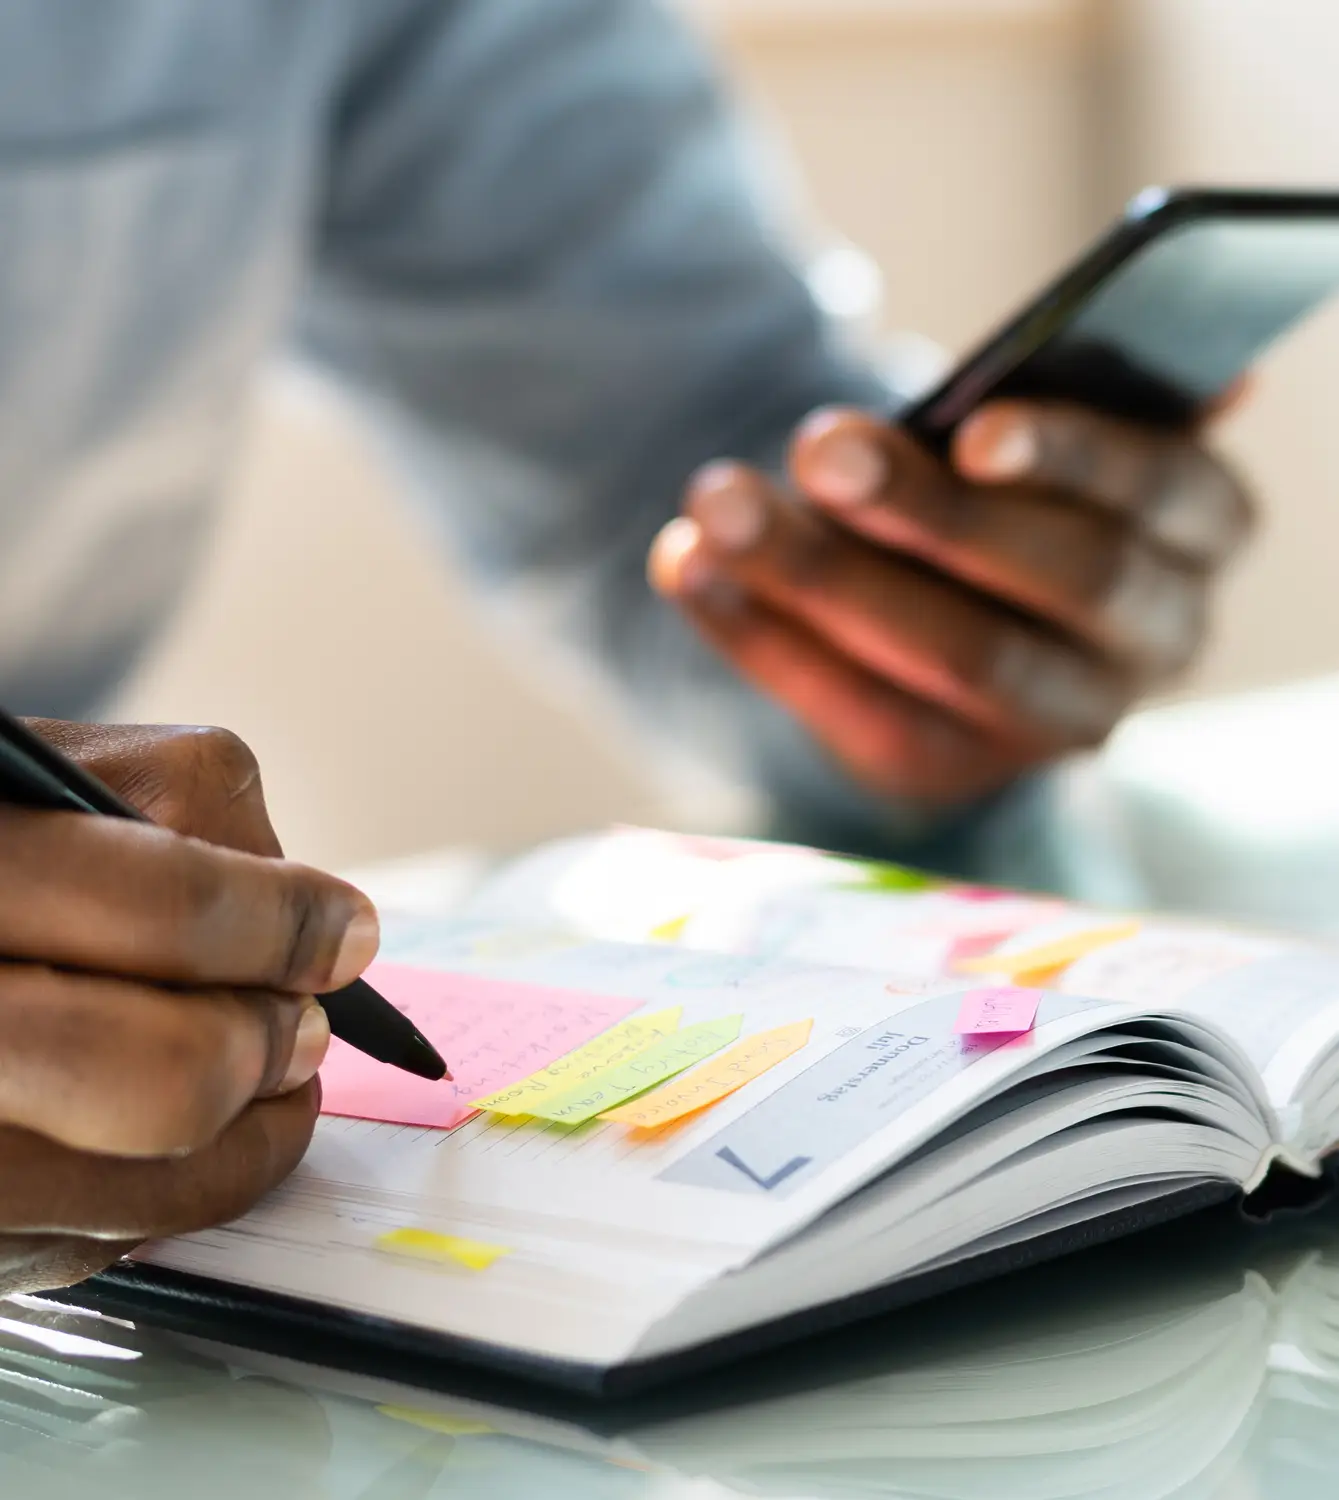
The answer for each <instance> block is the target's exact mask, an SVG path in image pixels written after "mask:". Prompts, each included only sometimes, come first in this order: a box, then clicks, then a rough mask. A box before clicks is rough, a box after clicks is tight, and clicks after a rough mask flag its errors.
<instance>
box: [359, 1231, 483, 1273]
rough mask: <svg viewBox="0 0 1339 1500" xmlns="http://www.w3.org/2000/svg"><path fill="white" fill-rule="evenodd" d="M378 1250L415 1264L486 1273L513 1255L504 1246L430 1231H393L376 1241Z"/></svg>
mask: <svg viewBox="0 0 1339 1500" xmlns="http://www.w3.org/2000/svg"><path fill="white" fill-rule="evenodd" d="M377 1249H378V1250H385V1251H387V1252H388V1253H389V1254H391V1255H408V1256H412V1257H413V1258H414V1259H415V1260H431V1261H436V1262H437V1263H438V1264H439V1265H454V1266H463V1267H464V1268H465V1269H466V1270H467V1271H486V1270H487V1269H488V1268H489V1266H491V1265H494V1264H495V1263H496V1262H497V1261H500V1260H501V1259H502V1257H503V1256H504V1255H510V1254H511V1251H510V1250H509V1249H507V1247H506V1246H505V1245H485V1244H483V1243H482V1242H481V1241H479V1240H464V1239H461V1238H460V1237H459V1236H458V1235H454V1234H437V1233H435V1232H434V1231H433V1230H431V1229H392V1230H391V1232H390V1233H389V1234H383V1235H381V1236H380V1237H379V1238H378V1240H377Z"/></svg>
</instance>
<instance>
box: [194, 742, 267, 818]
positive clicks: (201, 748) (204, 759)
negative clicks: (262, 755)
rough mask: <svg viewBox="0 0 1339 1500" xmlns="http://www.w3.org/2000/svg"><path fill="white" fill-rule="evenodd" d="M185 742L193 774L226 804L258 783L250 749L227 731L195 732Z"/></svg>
mask: <svg viewBox="0 0 1339 1500" xmlns="http://www.w3.org/2000/svg"><path fill="white" fill-rule="evenodd" d="M187 738H188V745H189V750H188V754H190V755H191V756H192V757H193V762H194V767H195V771H196V774H197V775H198V776H200V777H202V778H204V779H205V780H207V781H208V782H209V783H210V784H211V785H212V786H213V787H216V788H217V789H219V790H220V791H222V792H223V794H224V795H225V796H226V797H227V798H228V800H229V801H231V800H233V799H234V798H237V797H240V796H241V795H242V794H243V793H244V792H248V791H250V790H251V788H252V787H253V786H255V784H256V782H257V781H258V780H259V777H260V766H259V764H258V763H257V761H256V757H255V755H254V753H253V752H252V750H251V747H250V746H249V745H248V744H247V743H246V741H245V740H244V739H242V738H241V737H240V736H239V735H236V734H234V733H233V732H232V730H231V729H216V728H205V729H195V730H191V731H190V732H189V736H188V737H187Z"/></svg>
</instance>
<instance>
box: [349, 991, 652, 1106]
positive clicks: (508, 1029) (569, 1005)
mask: <svg viewBox="0 0 1339 1500" xmlns="http://www.w3.org/2000/svg"><path fill="white" fill-rule="evenodd" d="M367 977H368V980H369V981H370V982H371V984H372V985H373V986H375V988H377V989H378V990H380V991H381V993H382V994H383V995H384V996H385V997H386V999H387V1000H389V1001H390V1002H391V1003H392V1004H393V1005H396V1006H398V1007H399V1009H400V1010H402V1011H404V1013H405V1014H406V1015H407V1016H408V1017H409V1018H410V1019H411V1020H412V1021H413V1022H414V1024H415V1025H416V1026H417V1027H418V1029H419V1030H420V1031H421V1032H422V1033H423V1034H424V1036H426V1037H427V1038H428V1040H429V1041H430V1042H431V1043H432V1044H433V1046H434V1047H436V1048H437V1050H438V1051H439V1052H440V1053H441V1054H442V1056H443V1057H445V1058H446V1060H447V1062H448V1064H449V1065H450V1068H451V1071H452V1073H453V1074H454V1075H455V1082H454V1083H447V1082H441V1083H429V1082H428V1081H427V1080H426V1079H422V1078H413V1077H411V1076H410V1075H408V1074H406V1073H401V1072H400V1071H399V1070H398V1069H396V1068H389V1067H387V1066H386V1065H385V1064H384V1063H378V1062H374V1061H373V1060H372V1059H371V1058H369V1057H364V1056H363V1054H362V1053H361V1052H355V1051H354V1049H353V1048H352V1047H350V1046H348V1045H347V1044H346V1043H344V1042H341V1041H338V1040H336V1041H333V1042H332V1043H331V1044H330V1051H329V1053H328V1054H327V1056H326V1060H325V1063H324V1065H323V1066H322V1068H321V1088H322V1095H323V1099H322V1104H321V1109H322V1111H323V1112H324V1113H325V1114H328V1115H348V1116H352V1117H353V1118H354V1119H359V1120H381V1121H385V1122H387V1123H389V1124H394V1125H433V1126H437V1127H438V1128H440V1129H443V1130H449V1129H451V1128H452V1127H453V1126H456V1125H459V1124H460V1123H461V1122H462V1121H464V1120H467V1119H469V1118H470V1116H471V1114H473V1113H474V1109H473V1106H472V1105H471V1104H470V1102H469V1101H470V1100H471V1099H477V1098H479V1097H481V1096H483V1095H485V1094H491V1093H495V1092H496V1091H497V1090H498V1089H501V1088H503V1087H504V1086H505V1085H506V1084H509V1083H512V1082H514V1081H515V1080H516V1079H518V1078H525V1077H527V1076H529V1075H530V1074H531V1073H534V1072H536V1071H537V1070H538V1069H540V1068H545V1067H548V1065H549V1064H550V1063H552V1062H556V1061H557V1059H558V1058H560V1057H564V1056H566V1055H567V1054H568V1053H569V1052H573V1051H575V1050H576V1049H577V1048H578V1047H581V1046H584V1045H585V1043H587V1042H589V1041H591V1040H592V1039H593V1038H595V1037H597V1036H598V1035H599V1034H600V1033H601V1032H602V1031H607V1030H608V1029H609V1027H611V1026H614V1025H617V1023H618V1022H620V1021H622V1020H624V1019H626V1018H627V1017H628V1016H629V1015H631V1014H632V1012H633V1011H635V1010H636V1009H637V1008H638V1002H637V1001H636V1000H621V999H615V998H612V997H609V996H605V995H588V994H584V993H583V992H581V991H579V990H558V989H550V988H548V987H547V986H543V985H536V984H516V983H513V982H511V981H509V980H502V979H484V978H481V977H480V976H478V975H475V974H443V973H437V972H434V971H432V970H429V969H418V968H411V967H409V966H407V965H404V964H380V963H378V964H373V965H372V967H371V968H370V969H369V970H368V972H367Z"/></svg>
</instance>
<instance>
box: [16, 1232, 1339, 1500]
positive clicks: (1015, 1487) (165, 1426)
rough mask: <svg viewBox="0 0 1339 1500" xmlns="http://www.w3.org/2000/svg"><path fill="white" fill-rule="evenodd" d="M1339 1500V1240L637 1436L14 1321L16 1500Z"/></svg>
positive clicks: (1009, 1321)
mask: <svg viewBox="0 0 1339 1500" xmlns="http://www.w3.org/2000/svg"><path fill="white" fill-rule="evenodd" d="M1132 1251H1133V1252H1134V1253H1132ZM1337 1488H1339V1211H1331V1212H1328V1213H1326V1214H1322V1215H1319V1216H1315V1217H1312V1218H1309V1219H1297V1220H1293V1221H1291V1222H1284V1223H1282V1224H1278V1225H1276V1226H1274V1227H1273V1228H1271V1229H1269V1230H1266V1231H1258V1230H1254V1231H1253V1230H1247V1229H1244V1228H1241V1227H1239V1226H1238V1225H1237V1222H1236V1220H1235V1219H1234V1218H1231V1217H1229V1216H1227V1215H1220V1216H1218V1217H1215V1218H1211V1219H1209V1220H1200V1221H1197V1222H1193V1223H1188V1224H1186V1225H1183V1226H1180V1227H1178V1228H1175V1229H1171V1230H1165V1231H1162V1232H1160V1233H1158V1234H1155V1235H1150V1236H1146V1237H1145V1238H1143V1239H1142V1240H1140V1241H1138V1242H1135V1243H1133V1244H1132V1243H1127V1244H1126V1245H1125V1246H1124V1247H1119V1246H1113V1247H1110V1248H1108V1249H1106V1250H1103V1251H1098V1252H1093V1253H1090V1254H1087V1255H1084V1256H1079V1257H1076V1258H1073V1259H1071V1260H1070V1261H1068V1262H1066V1263H1064V1264H1063V1265H1061V1266H1057V1267H1050V1268H1043V1269H1041V1270H1039V1271H1037V1272H1035V1273H1029V1274H1027V1275H1023V1276H1019V1277H1015V1278H1013V1279H1011V1280H1010V1281H1008V1282H1005V1283H1002V1284H998V1285H996V1286H994V1287H982V1288H978V1289H976V1290H975V1291H973V1292H971V1293H968V1294H965V1295H960V1296H959V1297H957V1298H955V1299H953V1300H952V1301H943V1302H940V1303H937V1304H931V1305H927V1306H926V1307H923V1308H921V1309H919V1310H917V1311H915V1312H913V1313H910V1314H903V1315H899V1316H894V1317H889V1318H885V1319H882V1320H879V1321H877V1322H875V1323H871V1324H867V1325H865V1326H864V1327H862V1328H858V1329H855V1330H851V1331H848V1332H847V1333H844V1334H841V1335H833V1336H830V1337H827V1338H824V1339H818V1340H812V1341H810V1342H809V1343H807V1344H804V1345H801V1346H798V1347H797V1348H796V1349H795V1350H793V1351H791V1352H789V1353H788V1354H786V1355H785V1356H784V1357H783V1358H777V1357H775V1356H774V1357H772V1358H771V1359H768V1360H763V1361H759V1362H756V1363H754V1364H751V1365H743V1366H737V1367H735V1368H733V1369H731V1370H727V1371H722V1372H720V1373H718V1374H717V1375H715V1376H712V1377H710V1378H709V1379H705V1380H698V1381H696V1382H694V1383H693V1384H692V1387H691V1389H679V1390H670V1391H666V1392H662V1393H660V1394H658V1395H655V1396H648V1397H644V1398H642V1399H641V1400H640V1401H639V1402H637V1403H636V1404H633V1405H624V1406H621V1407H619V1406H615V1407H603V1408H601V1407H592V1406H589V1405H582V1404H579V1403H577V1402H575V1401H572V1400H568V1401H564V1400H561V1399H559V1398H554V1397H550V1396H544V1395H542V1394H541V1393H539V1392H537V1391H534V1390H529V1389H526V1388H524V1387H521V1386H517V1385H508V1384H503V1383H500V1382H497V1381H494V1380H490V1379H488V1378H487V1377H481V1376H479V1375H477V1374H473V1373H470V1372H465V1371H453V1370H452V1369H450V1368H449V1367H442V1366H436V1367H430V1366H418V1367H405V1366H403V1365H401V1366H399V1367H391V1368H387V1369H383V1370H380V1371H377V1372H376V1373H368V1372H367V1371H366V1370H364V1372H363V1373H358V1374H355V1373H345V1372H343V1371H341V1370H340V1369H338V1368H326V1369H323V1368H319V1367H317V1366H313V1365H303V1364H300V1363H298V1362H296V1361H294V1360H291V1359H287V1358H284V1357H281V1356H277V1355H264V1354H254V1353H246V1352H243V1351H237V1350H227V1349H223V1348H222V1347H215V1346H205V1345H201V1344H198V1343H194V1342H187V1341H183V1340H177V1339H174V1338H171V1337H169V1336H166V1335H162V1334H158V1333H155V1332H153V1331H152V1330H149V1329H137V1328H135V1327H133V1326H131V1325H129V1324H126V1323H121V1322H116V1321H112V1320H109V1319H106V1318H101V1317H98V1316H96V1315H94V1314H89V1313H82V1312H76V1311H70V1310H65V1309H58V1308H55V1307H54V1306H51V1305H47V1304H44V1303H42V1302H40V1301H37V1300H33V1299H17V1300H14V1301H11V1302H9V1303H7V1304H0V1494H3V1495H5V1496H6V1497H9V1496H13V1497H16V1500H57V1497H59V1500H65V1497H76V1496H78V1497H105V1500H122V1497H125V1500H130V1497H135V1500H166V1497H172V1500H177V1497H189V1500H215V1497H223V1496H227V1497H228V1500H271V1497H274V1500H280V1497H282V1500H318V1497H319V1500H431V1497H448V1496H449V1497H456V1496H460V1497H465V1496H469V1497H474V1496H479V1497H488V1500H532V1497H533V1500H569V1497H570V1500H578V1497H580V1500H625V1497H626V1500H633V1497H636V1500H722V1497H730V1496H750V1495H752V1496H774V1497H792V1500H828V1497H831V1500H838V1497H862V1496H870V1497H874V1496H879V1497H929V1496H934V1497H943V1500H948V1497H963V1500H968V1497H971V1500H976V1497H981V1500H986V1497H990V1500H994V1497H1015V1496H1016V1497H1019V1500H1023V1497H1027V1500H1047V1497H1092V1500H1098V1497H1101V1500H1158V1497H1163V1496H1177V1497H1183V1500H1192V1497H1193V1500H1247V1497H1251V1500H1254V1497H1262V1500H1263V1497H1268V1500H1312V1497H1315V1500H1320V1497H1322V1496H1331V1495H1333V1494H1335V1493H1336V1490H1337Z"/></svg>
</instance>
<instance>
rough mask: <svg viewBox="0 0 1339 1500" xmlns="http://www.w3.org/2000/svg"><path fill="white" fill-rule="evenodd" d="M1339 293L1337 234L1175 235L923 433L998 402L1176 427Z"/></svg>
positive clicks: (1131, 262)
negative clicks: (1041, 404) (1059, 404)
mask: <svg viewBox="0 0 1339 1500" xmlns="http://www.w3.org/2000/svg"><path fill="white" fill-rule="evenodd" d="M1336 290H1339V221H1328V220H1318V219H1284V220H1279V219H1268V220H1266V219H1255V220H1251V219H1236V220H1233V219H1217V220H1205V221H1200V222H1195V223H1189V224H1182V225H1179V226H1177V227H1176V228H1173V229H1170V230H1168V231H1167V232H1166V233H1164V234H1162V235H1160V236H1158V237H1157V238H1155V239H1153V240H1151V241H1149V242H1148V243H1147V244H1145V245H1143V246H1141V247H1140V248H1139V249H1138V250H1136V251H1135V252H1134V253H1133V254H1132V255H1131V256H1130V257H1129V258H1128V259H1127V260H1125V261H1123V262H1122V263H1121V264H1120V265H1119V266H1118V267H1117V268H1116V269H1115V270H1114V271H1113V272H1112V273H1111V274H1110V275H1109V276H1108V277H1107V279H1106V280H1104V281H1103V282H1102V283H1101V285H1100V286H1098V287H1097V288H1096V289H1095V290H1094V291H1092V292H1090V293H1088V294H1087V296H1086V297H1084V298H1081V299H1078V300H1077V301H1072V302H1069V303H1065V302H1061V303H1059V304H1058V305H1055V306H1052V307H1050V308H1048V309H1045V310H1043V311H1039V312H1038V314H1037V316H1036V318H1035V319H1029V320H1027V321H1026V322H1025V323H1024V325H1023V326H1022V327H1020V328H1019V329H1017V330H1016V337H1014V338H1011V339H1009V340H1007V341H1006V342H1004V343H1002V344H1000V345H998V346H997V347H995V348H994V349H991V350H989V351H987V352H986V354H985V356H984V357H983V358H981V359H978V360H976V361H973V363H972V365H970V366H969V367H968V368H967V370H966V371H964V373H963V378H961V379H960V380H957V381H953V382H950V385H949V386H948V387H945V388H943V389H941V391H940V392H939V393H938V394H937V395H936V396H934V397H932V398H931V399H930V401H928V402H927V403H926V405H925V407H924V409H923V411H922V412H921V414H920V418H919V422H918V424H917V425H919V426H921V427H922V429H923V430H925V431H926V433H927V435H930V436H935V435H940V434H947V432H948V431H950V430H951V429H952V428H953V427H955V426H956V425H957V424H958V422H959V421H961V420H962V418H963V417H964V416H966V415H967V413H968V412H969V411H970V410H972V409H973V408H974V407H976V406H977V405H979V404H980V403H981V402H982V401H983V400H985V399H988V398H990V399H993V398H995V397H1000V396H1008V397H1039V398H1054V399H1061V400H1066V401H1076V402H1079V403H1081V404H1083V405H1086V406H1092V407H1095V408H1097V409H1098V410H1101V411H1106V412H1110V413H1111V414H1113V415H1115V416H1121V417H1127V418H1130V419H1131V420H1134V421H1138V422H1146V423H1156V424H1159V425H1181V424H1184V423H1186V422H1188V421H1189V420H1190V419H1191V418H1192V417H1193V416H1194V415H1195V413H1196V412H1197V411H1199V410H1200V409H1202V408H1203V407H1204V405H1205V404H1206V403H1207V402H1210V401H1212V400H1213V399H1214V398H1215V397H1217V396H1219V395H1221V394H1222V393H1223V392H1224V391H1225V390H1227V388H1228V387H1229V386H1230V385H1231V384H1232V382H1233V381H1234V380H1236V379H1237V377H1238V376H1240V375H1242V374H1243V373H1244V372H1245V371H1246V370H1248V369H1249V368H1250V367H1251V365H1252V364H1254V363H1255V361H1256V360H1257V358H1258V357H1259V356H1260V354H1261V353H1262V352H1263V351H1264V350H1265V349H1266V348H1267V347H1268V345H1269V344H1271V343H1272V342H1273V341H1274V340H1275V339H1276V338H1277V337H1278V336H1279V335H1280V334H1282V333H1283V332H1285V331H1286V330H1287V329H1288V328H1289V327H1291V326H1292V325H1293V324H1294V323H1296V322H1297V321H1298V320H1299V319H1300V318H1302V317H1304V316H1305V315H1306V314H1307V313H1308V312H1310V311H1311V310H1312V309H1313V308H1315V307H1316V306H1317V305H1318V304H1320V303H1321V302H1323V301H1325V299H1326V298H1327V297H1329V296H1330V294H1331V293H1333V292H1335V291H1336ZM1028 351H1031V352H1028ZM1336 378H1337V379H1339V376H1337V377H1336Z"/></svg>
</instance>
